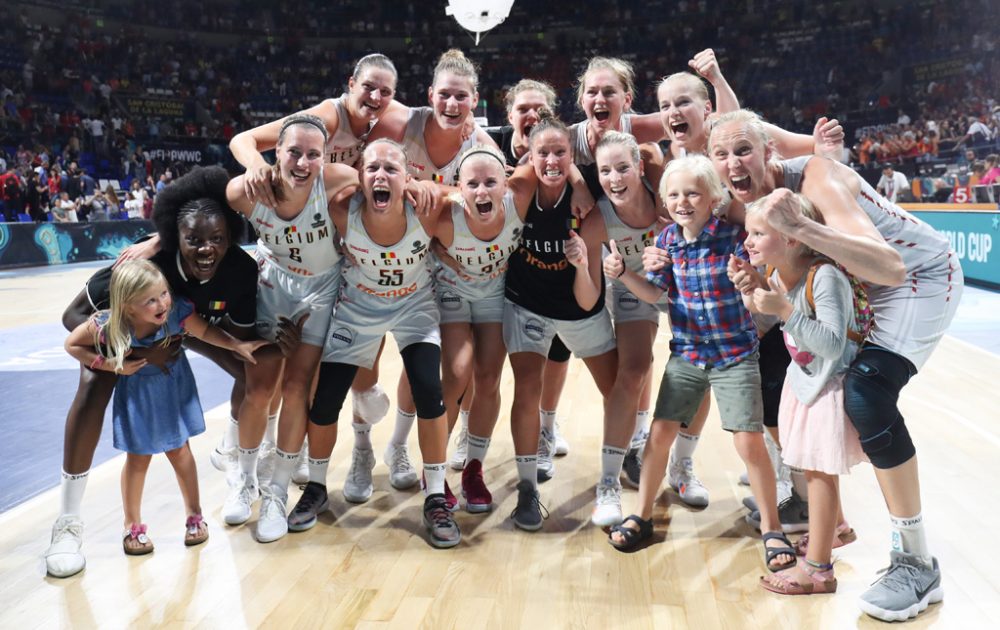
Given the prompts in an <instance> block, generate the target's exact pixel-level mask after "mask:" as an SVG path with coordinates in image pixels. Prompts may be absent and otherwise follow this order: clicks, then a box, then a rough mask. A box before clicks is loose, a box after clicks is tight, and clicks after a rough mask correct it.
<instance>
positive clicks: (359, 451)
mask: <svg viewBox="0 0 1000 630" xmlns="http://www.w3.org/2000/svg"><path fill="white" fill-rule="evenodd" d="M373 468H375V453H374V452H372V449H370V448H358V447H357V446H355V447H354V450H353V451H352V452H351V469H350V470H349V471H348V472H347V479H345V480H344V498H345V499H347V500H348V501H350V502H351V503H364V502H365V501H367V500H368V499H370V498H372V491H373V490H374V489H375V487H374V485H373V484H372V469H373Z"/></svg>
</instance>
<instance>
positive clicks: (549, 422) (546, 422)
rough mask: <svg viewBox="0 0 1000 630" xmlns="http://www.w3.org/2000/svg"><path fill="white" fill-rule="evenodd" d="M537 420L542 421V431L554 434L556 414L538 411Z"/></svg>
mask: <svg viewBox="0 0 1000 630" xmlns="http://www.w3.org/2000/svg"><path fill="white" fill-rule="evenodd" d="M538 419H539V420H541V421H542V429H543V430H545V431H548V432H549V435H552V434H553V433H554V432H555V427H556V412H555V410H554V409H553V410H552V411H546V410H545V409H539V410H538Z"/></svg>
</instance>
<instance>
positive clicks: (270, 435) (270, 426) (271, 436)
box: [263, 414, 278, 446]
mask: <svg viewBox="0 0 1000 630" xmlns="http://www.w3.org/2000/svg"><path fill="white" fill-rule="evenodd" d="M263 443H264V444H268V445H270V446H274V445H275V444H277V443H278V414H274V415H273V416H268V417H267V428H265V429H264V442H263Z"/></svg>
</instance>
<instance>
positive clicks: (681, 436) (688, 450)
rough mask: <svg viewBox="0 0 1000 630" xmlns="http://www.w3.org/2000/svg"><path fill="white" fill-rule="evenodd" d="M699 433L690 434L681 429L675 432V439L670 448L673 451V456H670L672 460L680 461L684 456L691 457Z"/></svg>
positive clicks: (692, 456)
mask: <svg viewBox="0 0 1000 630" xmlns="http://www.w3.org/2000/svg"><path fill="white" fill-rule="evenodd" d="M700 437H701V436H699V435H690V434H688V433H684V432H683V431H681V432H679V433H678V434H677V439H676V440H674V445H673V447H672V448H671V451H672V452H673V457H672V458H671V459H672V460H673V461H674V462H680V461H681V460H682V459H684V458H688V459H693V458H694V451H695V449H696V448H698V438H700Z"/></svg>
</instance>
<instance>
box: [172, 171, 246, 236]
mask: <svg viewBox="0 0 1000 630" xmlns="http://www.w3.org/2000/svg"><path fill="white" fill-rule="evenodd" d="M228 183H229V173H227V172H226V169H224V168H222V167H221V166H204V167H202V166H196V167H195V168H193V169H191V171H189V172H188V173H186V174H184V175H183V176H181V177H179V178H177V179H176V180H174V182H173V183H172V184H170V185H169V186H167V187H166V188H164V189H163V190H162V191H160V192H159V193H157V195H156V198H155V200H154V201H153V224H154V225H155V226H156V231H157V232H158V233H159V235H160V247H161V248H162V249H163V251H177V248H178V240H179V236H178V226H179V225H180V224H181V223H182V222H183V221H184V220H185V219H187V217H189V216H191V215H195V214H202V215H206V216H210V215H217V216H221V217H223V218H224V219H225V220H226V228H227V231H228V233H229V240H230V243H233V244H238V243H240V242H242V241H243V237H244V234H245V231H246V230H245V227H246V226H245V223H244V221H243V217H242V216H241V215H240V214H238V213H237V212H235V211H234V210H233V209H232V208H230V207H229V204H228V203H227V202H226V185H227V184H228Z"/></svg>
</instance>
